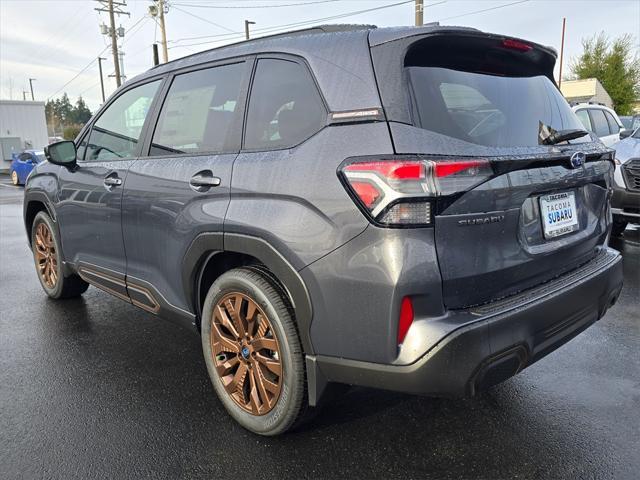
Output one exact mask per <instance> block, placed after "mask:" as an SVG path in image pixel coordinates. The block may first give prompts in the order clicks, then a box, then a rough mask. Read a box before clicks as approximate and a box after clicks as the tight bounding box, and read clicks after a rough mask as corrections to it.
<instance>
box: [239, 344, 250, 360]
mask: <svg viewBox="0 0 640 480" xmlns="http://www.w3.org/2000/svg"><path fill="white" fill-rule="evenodd" d="M240 353H242V356H243V357H244V358H245V359H246V358H249V353H250V352H249V349H248V348H247V347H242V350H241V352H240Z"/></svg>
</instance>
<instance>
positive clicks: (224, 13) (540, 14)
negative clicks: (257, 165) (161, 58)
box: [0, 0, 640, 110]
mask: <svg viewBox="0 0 640 480" xmlns="http://www.w3.org/2000/svg"><path fill="white" fill-rule="evenodd" d="M120 1H122V0H120ZM400 1H401V0H173V1H170V2H169V5H170V7H169V13H168V14H167V17H166V21H167V34H168V40H169V58H170V59H175V58H178V57H181V56H184V55H188V54H191V53H193V52H197V51H201V50H206V49H208V48H212V47H216V46H220V45H223V44H225V43H232V42H235V41H238V40H240V39H242V38H243V37H244V20H245V19H249V20H252V21H255V22H256V25H254V26H252V29H253V31H254V32H255V36H259V35H260V34H262V35H264V34H266V33H268V32H270V31H280V30H279V29H278V28H279V27H280V29H282V30H286V29H288V28H289V29H290V28H300V27H298V26H289V25H291V24H296V23H298V24H303V25H302V26H306V25H309V26H311V25H314V24H323V23H369V24H375V25H378V26H391V25H411V24H413V22H414V4H413V1H410V2H408V3H404V4H401V5H396V6H392V7H389V8H383V9H379V10H375V11H369V12H363V13H359V14H354V15H350V16H345V17H343V18H339V19H333V20H331V19H326V17H333V16H337V15H341V14H348V13H351V12H357V11H360V10H366V9H372V8H378V7H384V6H386V5H391V4H394V3H399V2H400ZM151 3H152V2H151V1H150V0H128V1H127V4H128V5H127V7H126V8H125V10H126V11H128V12H130V14H131V15H130V16H120V17H119V18H118V19H117V20H116V21H117V24H118V25H120V24H121V25H122V26H123V27H124V28H125V30H126V32H127V33H126V35H125V37H124V40H121V44H122V45H123V50H124V52H125V60H124V63H125V73H126V75H127V77H128V78H133V76H135V75H136V74H138V73H141V72H143V71H145V70H147V69H148V68H149V67H151V65H152V50H151V45H152V44H153V42H154V39H158V38H159V31H158V29H157V26H156V24H155V21H154V20H153V19H152V18H151V17H149V15H148V7H149V5H151ZM292 4H293V5H292ZM284 5H288V6H284ZM425 5H426V8H425V14H424V21H425V23H427V22H433V21H440V22H441V23H442V24H448V25H464V26H470V27H476V28H479V29H482V30H485V31H489V32H494V33H502V34H506V35H513V36H518V37H522V38H525V39H530V40H533V41H535V42H538V43H542V44H545V45H550V46H552V47H554V48H556V49H557V50H559V47H560V39H561V29H562V17H566V18H567V30H566V37H565V62H564V65H565V66H564V68H565V72H566V71H567V70H568V65H569V63H570V61H571V59H572V58H573V57H575V56H576V55H578V54H579V53H580V51H581V40H582V39H583V38H585V37H588V36H591V35H593V34H595V33H597V32H600V31H605V32H606V33H608V34H609V35H611V36H617V35H620V34H623V33H630V34H632V35H634V37H635V43H636V45H637V44H638V42H639V40H640V0H619V1H618V0H603V1H599V0H582V1H578V0H528V1H527V0H525V1H522V0H520V1H517V0H501V1H494V0H482V1H479V0H446V1H442V0H425ZM96 7H98V4H97V2H95V1H91V0H67V1H65V0H40V1H36V0H0V98H3V99H7V98H10V97H13V98H14V99H22V97H23V91H29V80H28V79H29V78H30V77H31V78H35V79H36V80H35V81H34V82H33V85H34V91H35V97H36V100H46V99H47V98H49V97H52V96H60V95H62V92H67V94H68V95H69V97H70V98H71V100H72V101H75V99H76V98H77V97H78V96H79V95H82V97H83V98H85V100H86V101H87V103H88V105H89V107H90V108H91V109H92V110H95V109H96V108H97V107H98V106H99V104H100V103H101V96H100V84H99V76H98V65H97V62H96V61H95V59H96V58H97V57H98V55H99V54H100V53H101V52H102V54H101V56H102V57H105V58H106V59H107V60H106V62H104V63H103V65H104V70H105V72H104V73H105V76H106V75H108V74H112V73H113V60H112V55H111V51H110V48H109V47H108V46H107V38H106V37H104V36H103V35H101V34H100V30H99V25H100V24H101V23H103V22H104V23H107V22H108V16H107V14H105V13H98V12H96V11H95V10H94V8H96ZM230 7H233V8H230ZM238 7H239V8H238ZM481 10H486V11H481ZM281 26H284V27H281ZM194 37H196V38H194ZM197 37H206V38H197ZM204 42H207V43H204ZM638 52H639V49H638V47H636V54H638ZM83 69H84V71H83ZM79 72H82V73H80V74H79V75H78V73H79ZM76 75H77V76H76ZM74 77H75V78H74ZM65 84H66V85H65ZM114 89H115V80H114V79H113V78H108V79H106V80H105V90H106V94H107V96H108V95H109V94H110V93H112V92H113V90H114ZM28 95H29V96H30V94H28Z"/></svg>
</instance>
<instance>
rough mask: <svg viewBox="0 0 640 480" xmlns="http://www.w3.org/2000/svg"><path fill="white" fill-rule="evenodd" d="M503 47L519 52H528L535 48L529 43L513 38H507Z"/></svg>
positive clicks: (503, 42)
mask: <svg viewBox="0 0 640 480" xmlns="http://www.w3.org/2000/svg"><path fill="white" fill-rule="evenodd" d="M502 46H503V48H508V49H510V50H518V51H519V52H528V51H529V50H533V47H532V46H531V45H529V44H528V43H524V42H520V41H518V40H514V39H512V38H507V39H505V40H503V41H502Z"/></svg>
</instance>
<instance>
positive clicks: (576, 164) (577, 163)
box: [569, 152, 587, 168]
mask: <svg viewBox="0 0 640 480" xmlns="http://www.w3.org/2000/svg"><path fill="white" fill-rule="evenodd" d="M586 161H587V156H586V155H585V154H584V152H576V153H574V154H573V155H571V158H570V159H569V162H570V163H571V168H580V167H581V166H583V165H584V164H585V162H586Z"/></svg>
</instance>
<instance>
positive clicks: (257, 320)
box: [210, 292, 283, 415]
mask: <svg viewBox="0 0 640 480" xmlns="http://www.w3.org/2000/svg"><path fill="white" fill-rule="evenodd" d="M210 342H211V352H212V355H213V364H214V366H215V369H216V372H217V373H218V376H219V377H220V380H221V381H222V385H223V386H224V389H225V390H226V391H227V393H228V394H229V396H230V397H231V398H232V399H233V401H234V402H235V403H236V404H237V405H238V406H239V407H241V408H242V409H243V410H245V411H247V412H249V413H251V414H253V415H264V414H266V413H268V412H270V411H271V410H272V409H273V408H274V407H275V405H276V403H277V402H278V398H279V397H280V391H281V389H282V381H283V372H282V363H281V361H280V360H281V356H280V346H279V344H278V339H277V338H276V336H275V332H274V329H273V327H272V325H271V322H270V321H269V318H268V317H267V315H265V313H264V311H263V310H262V309H261V308H260V306H259V305H257V304H256V302H255V301H254V300H252V299H251V298H250V297H248V296H247V295H245V294H243V293H239V292H233V293H229V294H227V295H225V296H224V297H222V298H221V299H220V300H219V301H218V303H217V304H216V305H215V307H214V310H213V319H212V322H211V334H210Z"/></svg>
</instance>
